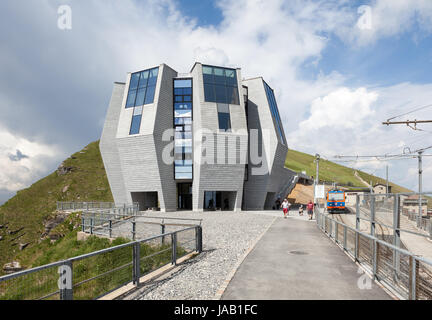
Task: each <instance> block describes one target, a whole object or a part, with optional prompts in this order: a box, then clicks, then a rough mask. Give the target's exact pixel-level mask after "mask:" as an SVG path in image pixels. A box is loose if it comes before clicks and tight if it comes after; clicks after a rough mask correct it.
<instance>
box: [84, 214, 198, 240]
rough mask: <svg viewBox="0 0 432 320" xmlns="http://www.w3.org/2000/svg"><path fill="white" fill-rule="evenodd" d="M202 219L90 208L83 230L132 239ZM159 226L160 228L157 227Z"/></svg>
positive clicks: (172, 229) (177, 228) (194, 222)
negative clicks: (93, 209)
mask: <svg viewBox="0 0 432 320" xmlns="http://www.w3.org/2000/svg"><path fill="white" fill-rule="evenodd" d="M201 223H202V219H190V218H172V217H156V216H147V215H133V214H129V212H122V211H121V210H120V211H118V212H116V211H115V210H113V209H111V210H95V211H92V210H89V211H84V212H83V213H82V215H81V230H82V231H83V232H85V233H88V234H92V235H99V236H104V237H108V238H117V237H124V238H129V239H132V240H136V239H138V238H145V237H149V236H151V235H153V234H157V233H159V232H160V233H161V234H164V233H165V232H167V231H168V230H167V229H168V228H170V229H171V230H169V231H176V230H179V229H180V228H183V227H190V226H194V225H201ZM157 226H159V228H157Z"/></svg>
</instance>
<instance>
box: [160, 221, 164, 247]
mask: <svg viewBox="0 0 432 320" xmlns="http://www.w3.org/2000/svg"><path fill="white" fill-rule="evenodd" d="M161 229H162V230H161V231H162V234H165V224H164V220H162V223H161ZM164 242H165V236H162V245H163V244H164Z"/></svg>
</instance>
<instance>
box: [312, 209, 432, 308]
mask: <svg viewBox="0 0 432 320" xmlns="http://www.w3.org/2000/svg"><path fill="white" fill-rule="evenodd" d="M316 218H317V225H318V227H319V228H320V229H321V230H322V231H323V232H324V233H325V234H326V235H327V236H328V237H329V238H330V239H332V240H334V241H335V243H336V244H338V245H339V246H340V247H341V248H342V249H343V250H344V251H345V252H346V253H347V254H348V255H349V256H351V257H352V258H353V259H354V260H355V261H356V262H358V263H360V265H362V266H363V267H364V268H365V269H366V270H367V271H368V272H369V273H370V274H371V275H372V276H373V278H374V279H375V280H376V281H379V282H380V283H382V284H383V285H384V286H386V287H387V288H388V289H390V290H391V291H392V292H393V293H395V294H397V295H398V296H399V297H400V298H403V299H410V300H431V299H432V272H431V268H432V260H429V259H426V258H423V257H419V256H416V255H414V254H413V253H411V252H409V251H407V250H404V249H401V248H400V247H398V246H395V245H393V244H390V243H388V242H386V241H384V240H380V239H378V238H377V237H375V236H373V235H370V234H366V233H364V232H361V231H359V230H358V228H357V229H356V228H352V227H350V226H348V225H346V224H344V223H342V222H341V221H337V220H336V219H333V218H331V217H329V216H328V215H325V214H324V213H322V211H320V210H317V216H316ZM358 221H359V220H358Z"/></svg>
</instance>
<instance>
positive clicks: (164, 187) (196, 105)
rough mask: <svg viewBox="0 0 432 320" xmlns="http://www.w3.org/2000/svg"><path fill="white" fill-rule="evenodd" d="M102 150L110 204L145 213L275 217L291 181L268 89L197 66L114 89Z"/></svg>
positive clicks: (234, 73) (133, 79) (227, 71)
mask: <svg viewBox="0 0 432 320" xmlns="http://www.w3.org/2000/svg"><path fill="white" fill-rule="evenodd" d="M100 150H101V154H102V158H103V161H104V165H105V169H106V172H107V176H108V180H109V183H110V186H111V190H112V193H113V197H114V200H115V202H116V203H117V204H123V203H126V204H130V203H132V202H138V203H139V205H140V209H141V210H146V209H148V208H160V210H161V211H176V210H194V211H201V210H219V209H220V210H234V211H239V210H263V209H271V207H272V206H273V205H274V202H275V200H276V198H277V197H278V196H282V197H283V196H285V194H284V192H285V190H286V189H288V187H289V185H290V181H292V180H293V179H292V177H293V175H294V174H295V173H294V172H292V171H290V170H288V169H286V168H284V162H285V157H286V153H287V151H288V146H287V143H286V139H285V133H284V131H283V127H282V124H281V120H280V116H279V111H278V109H277V105H276V101H275V99H274V94H273V90H271V88H270V87H269V86H268V85H267V84H266V82H265V81H264V80H263V79H262V78H254V79H249V80H242V76H241V70H240V69H232V68H224V67H216V66H209V65H203V64H201V63H195V64H194V66H193V67H192V70H191V71H190V72H189V73H187V74H184V73H182V74H179V73H178V72H177V71H175V70H173V69H172V68H170V67H169V66H167V65H166V64H161V65H159V66H157V67H153V68H150V69H147V70H143V71H140V72H134V73H129V74H128V76H127V80H126V83H117V82H116V83H115V84H114V88H113V92H112V97H111V101H110V104H109V108H108V111H107V116H106V120H105V124H104V128H103V132H102V137H101V141H100Z"/></svg>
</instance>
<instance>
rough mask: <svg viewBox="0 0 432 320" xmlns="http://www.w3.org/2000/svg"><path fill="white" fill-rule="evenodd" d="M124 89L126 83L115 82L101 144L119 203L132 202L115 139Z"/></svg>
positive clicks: (104, 160)
mask: <svg viewBox="0 0 432 320" xmlns="http://www.w3.org/2000/svg"><path fill="white" fill-rule="evenodd" d="M124 90H125V85H124V84H120V83H115V84H114V87H113V91H112V96H111V101H110V104H109V107H108V111H107V115H106V118H105V123H104V127H103V131H102V136H101V140H100V144H99V148H100V151H101V156H102V160H103V163H104V166H105V171H106V174H107V177H108V182H109V185H110V188H111V192H112V195H113V198H114V202H115V203H116V204H118V205H120V204H123V203H129V202H130V199H129V197H128V195H127V193H126V188H125V183H124V179H123V170H122V167H121V163H120V157H119V152H118V148H117V143H116V139H115V137H116V134H117V126H118V121H119V116H120V112H121V108H122V102H123V94H124Z"/></svg>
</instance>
